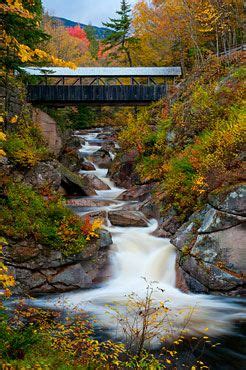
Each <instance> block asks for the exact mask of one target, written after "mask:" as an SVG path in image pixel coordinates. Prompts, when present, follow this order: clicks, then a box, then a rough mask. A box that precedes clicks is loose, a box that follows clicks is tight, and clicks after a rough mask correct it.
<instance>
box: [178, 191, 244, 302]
mask: <svg viewBox="0 0 246 370" xmlns="http://www.w3.org/2000/svg"><path fill="white" fill-rule="evenodd" d="M245 216H246V186H245V185H238V186H235V187H231V188H229V189H227V190H220V191H218V192H217V193H215V194H211V195H210V197H209V203H208V204H207V205H206V206H205V207H204V208H203V209H202V210H201V211H198V212H195V213H194V214H193V215H192V216H191V217H190V219H189V221H188V222H186V223H185V224H183V225H182V226H181V228H180V229H179V230H178V231H177V232H176V234H175V235H174V237H173V239H172V243H173V244H174V245H175V246H176V248H177V250H178V257H177V261H178V266H179V269H180V270H181V275H182V276H183V279H184V280H185V282H186V284H187V286H188V288H189V289H190V290H191V291H193V292H198V293H201V292H204V293H209V292H212V293H222V294H229V295H237V294H241V295H242V294H243V293H245V291H244V286H245V273H246V258H245V257H246V255H245V240H246V224H245V222H246V217H245Z"/></svg>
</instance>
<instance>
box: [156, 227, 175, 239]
mask: <svg viewBox="0 0 246 370" xmlns="http://www.w3.org/2000/svg"><path fill="white" fill-rule="evenodd" d="M152 235H153V236H156V237H157V238H170V237H171V236H172V234H171V233H169V232H168V231H165V230H163V229H161V228H159V227H158V229H156V230H155V231H154V232H153V233H152Z"/></svg>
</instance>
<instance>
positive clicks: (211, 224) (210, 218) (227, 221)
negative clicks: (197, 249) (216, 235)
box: [198, 207, 245, 234]
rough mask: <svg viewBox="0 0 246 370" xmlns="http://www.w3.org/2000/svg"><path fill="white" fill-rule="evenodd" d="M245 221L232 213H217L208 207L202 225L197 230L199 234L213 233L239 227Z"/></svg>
mask: <svg viewBox="0 0 246 370" xmlns="http://www.w3.org/2000/svg"><path fill="white" fill-rule="evenodd" d="M244 221H245V218H244V217H241V216H236V215H234V214H232V213H226V212H221V211H218V210H217V209H215V208H213V207H208V211H207V212H206V214H205V216H204V219H203V222H202V225H201V226H200V228H199V229H198V232H199V233H200V234H204V233H211V232H214V231H220V230H225V229H228V228H231V227H233V226H236V225H239V224H240V223H243V222H244Z"/></svg>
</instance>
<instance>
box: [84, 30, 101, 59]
mask: <svg viewBox="0 0 246 370" xmlns="http://www.w3.org/2000/svg"><path fill="white" fill-rule="evenodd" d="M85 32H86V35H87V38H88V40H89V41H90V47H89V49H90V53H91V56H92V58H93V59H96V60H97V59H98V52H99V42H98V40H97V37H96V31H95V28H94V27H93V26H92V25H91V24H88V25H87V26H85Z"/></svg>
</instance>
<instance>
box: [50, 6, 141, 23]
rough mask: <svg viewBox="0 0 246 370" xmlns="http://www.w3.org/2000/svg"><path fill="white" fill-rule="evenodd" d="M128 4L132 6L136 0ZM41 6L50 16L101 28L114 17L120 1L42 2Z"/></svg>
mask: <svg viewBox="0 0 246 370" xmlns="http://www.w3.org/2000/svg"><path fill="white" fill-rule="evenodd" d="M128 2H129V3H130V4H132V5H134V4H135V3H136V2H137V0H128ZM43 5H44V7H45V9H46V10H48V11H49V13H51V15H55V16H58V17H63V18H67V19H70V20H72V21H75V22H81V23H85V24H88V23H92V24H93V25H95V26H101V25H102V22H105V21H107V20H108V18H109V17H111V18H112V17H114V15H115V12H116V10H118V9H119V6H120V0H70V1H68V0H43Z"/></svg>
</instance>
